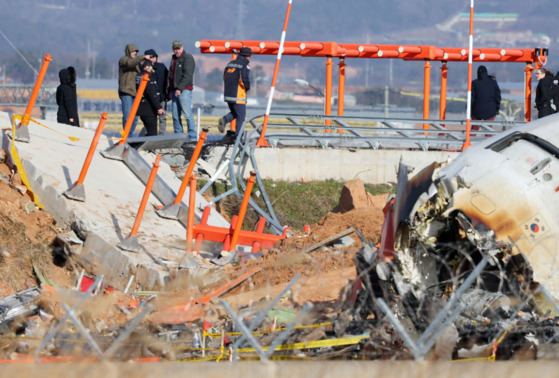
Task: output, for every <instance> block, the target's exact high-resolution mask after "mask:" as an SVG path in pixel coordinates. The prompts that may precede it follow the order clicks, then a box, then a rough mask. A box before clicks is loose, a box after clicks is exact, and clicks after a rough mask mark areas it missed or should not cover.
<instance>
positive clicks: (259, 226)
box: [250, 218, 266, 253]
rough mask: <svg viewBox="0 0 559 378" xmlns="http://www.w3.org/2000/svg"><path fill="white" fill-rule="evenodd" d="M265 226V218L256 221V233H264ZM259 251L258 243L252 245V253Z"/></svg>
mask: <svg viewBox="0 0 559 378" xmlns="http://www.w3.org/2000/svg"><path fill="white" fill-rule="evenodd" d="M265 226H266V218H260V219H258V224H257V225H256V232H257V233H259V234H261V233H263V232H264V227H265ZM259 250H260V242H259V241H255V242H254V243H252V249H251V250H250V251H251V252H252V253H258V251H259Z"/></svg>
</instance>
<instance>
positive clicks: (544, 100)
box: [535, 67, 554, 118]
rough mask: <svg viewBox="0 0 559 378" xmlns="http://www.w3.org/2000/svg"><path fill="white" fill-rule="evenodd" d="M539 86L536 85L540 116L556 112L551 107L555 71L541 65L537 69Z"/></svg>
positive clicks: (537, 105)
mask: <svg viewBox="0 0 559 378" xmlns="http://www.w3.org/2000/svg"><path fill="white" fill-rule="evenodd" d="M535 74H536V79H538V86H537V87H536V105H535V106H536V109H538V118H543V117H545V116H548V115H550V114H553V113H554V110H553V109H552V107H551V104H552V102H551V87H552V85H553V72H551V71H550V70H548V69H547V68H543V67H540V68H538V69H536V70H535Z"/></svg>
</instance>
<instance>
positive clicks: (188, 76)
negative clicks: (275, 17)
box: [168, 40, 198, 141]
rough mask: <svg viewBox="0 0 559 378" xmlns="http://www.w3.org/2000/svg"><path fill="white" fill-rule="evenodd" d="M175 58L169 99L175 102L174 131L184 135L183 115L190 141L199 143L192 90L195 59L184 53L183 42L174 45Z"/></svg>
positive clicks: (170, 72)
mask: <svg viewBox="0 0 559 378" xmlns="http://www.w3.org/2000/svg"><path fill="white" fill-rule="evenodd" d="M172 48H173V52H174V54H173V56H172V58H171V64H170V65H169V85H168V90H169V97H170V100H171V101H173V130H174V132H175V133H176V134H179V133H183V132H184V129H183V126H182V121H181V114H182V115H184V118H186V123H187V127H188V140H189V141H197V140H198V134H196V126H195V124H194V117H193V116H192V90H193V89H194V70H195V68H196V63H195V62H194V57H193V56H192V55H191V54H188V53H187V52H186V51H184V47H183V45H182V42H181V41H178V40H175V41H173V44H172Z"/></svg>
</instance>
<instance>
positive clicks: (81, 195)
mask: <svg viewBox="0 0 559 378" xmlns="http://www.w3.org/2000/svg"><path fill="white" fill-rule="evenodd" d="M107 118H108V115H107V113H106V112H105V113H103V114H101V119H100V120H99V125H98V126H97V130H96V131H95V136H94V137H93V141H92V142H91V146H89V151H88V152H87V156H86V157H85V162H84V163H83V167H82V170H81V172H80V176H79V177H78V181H76V182H75V183H74V185H72V187H71V188H70V189H69V190H67V191H65V192H64V193H63V194H64V195H65V196H66V197H68V198H70V199H73V200H77V201H82V202H83V201H85V190H84V187H83V182H84V181H85V176H86V175H87V171H88V170H89V166H90V165H91V160H93V154H94V153H95V149H96V148H97V145H98V144H99V139H100V138H101V133H103V128H104V127H105V122H106V121H107Z"/></svg>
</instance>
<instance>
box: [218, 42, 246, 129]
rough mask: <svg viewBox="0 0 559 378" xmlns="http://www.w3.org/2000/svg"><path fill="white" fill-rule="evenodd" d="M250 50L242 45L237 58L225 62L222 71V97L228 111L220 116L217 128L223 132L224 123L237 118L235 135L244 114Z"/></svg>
mask: <svg viewBox="0 0 559 378" xmlns="http://www.w3.org/2000/svg"><path fill="white" fill-rule="evenodd" d="M251 55H252V50H251V49H250V47H243V48H241V50H240V51H239V54H238V55H237V58H235V59H234V60H232V61H230V62H229V63H227V66H225V70H224V72H223V83H224V89H223V99H224V100H225V102H226V103H227V105H228V106H229V110H230V112H229V113H227V114H226V115H225V117H221V118H220V119H219V121H218V129H219V131H220V132H222V133H223V132H225V125H226V124H227V123H229V122H231V121H232V120H234V119H236V120H237V125H236V128H235V137H236V136H237V135H238V133H239V130H240V129H241V126H242V124H243V122H244V121H245V116H246V103H247V92H248V91H249V90H250V78H249V74H250V66H249V65H248V63H249V61H250V57H251Z"/></svg>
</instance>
